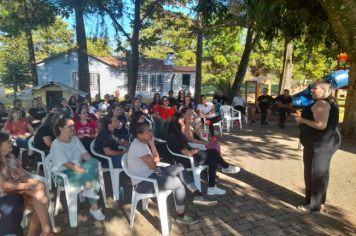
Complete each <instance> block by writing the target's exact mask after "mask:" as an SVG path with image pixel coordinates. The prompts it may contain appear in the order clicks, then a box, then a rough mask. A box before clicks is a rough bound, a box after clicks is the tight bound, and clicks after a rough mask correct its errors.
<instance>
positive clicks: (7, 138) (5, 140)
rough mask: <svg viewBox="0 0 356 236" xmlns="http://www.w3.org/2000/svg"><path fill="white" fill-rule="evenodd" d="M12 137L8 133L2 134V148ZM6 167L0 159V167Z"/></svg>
mask: <svg viewBox="0 0 356 236" xmlns="http://www.w3.org/2000/svg"><path fill="white" fill-rule="evenodd" d="M9 137H10V135H9V134H8V133H0V146H1V145H2V144H3V143H5V142H7V141H8V140H9ZM5 158H9V156H8V155H6V156H5ZM3 165H4V163H2V162H1V158H0V167H2V166H3Z"/></svg>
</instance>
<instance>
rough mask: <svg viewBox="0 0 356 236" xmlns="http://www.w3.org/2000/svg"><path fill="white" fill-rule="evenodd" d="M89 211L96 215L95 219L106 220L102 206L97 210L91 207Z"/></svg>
mask: <svg viewBox="0 0 356 236" xmlns="http://www.w3.org/2000/svg"><path fill="white" fill-rule="evenodd" d="M89 212H90V214H91V215H92V216H93V217H94V219H96V220H105V215H104V214H103V213H102V212H101V208H100V209H98V210H96V211H93V210H92V209H91V208H90V211H89Z"/></svg>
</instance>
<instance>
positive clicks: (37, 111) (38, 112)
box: [28, 98, 46, 128]
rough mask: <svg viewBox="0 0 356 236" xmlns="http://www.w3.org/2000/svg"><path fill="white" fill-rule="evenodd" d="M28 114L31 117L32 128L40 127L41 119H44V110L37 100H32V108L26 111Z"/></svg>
mask: <svg viewBox="0 0 356 236" xmlns="http://www.w3.org/2000/svg"><path fill="white" fill-rule="evenodd" d="M28 113H30V115H31V116H32V118H33V119H32V126H33V127H35V128H37V127H39V126H40V125H41V122H42V119H43V118H44V117H46V110H44V109H43V107H41V105H40V101H39V100H38V99H37V98H34V99H33V100H32V108H30V109H29V110H28Z"/></svg>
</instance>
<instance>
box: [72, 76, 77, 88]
mask: <svg viewBox="0 0 356 236" xmlns="http://www.w3.org/2000/svg"><path fill="white" fill-rule="evenodd" d="M78 83H79V77H78V72H72V87H73V88H75V89H78V86H79V85H78Z"/></svg>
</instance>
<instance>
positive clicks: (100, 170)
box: [98, 164, 108, 208]
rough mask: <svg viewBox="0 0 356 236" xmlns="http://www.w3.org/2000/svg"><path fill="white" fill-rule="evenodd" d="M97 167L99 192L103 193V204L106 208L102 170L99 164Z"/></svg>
mask: <svg viewBox="0 0 356 236" xmlns="http://www.w3.org/2000/svg"><path fill="white" fill-rule="evenodd" d="M98 169H99V184H100V188H101V193H102V195H103V200H104V205H105V207H106V208H108V203H107V202H106V192H105V182H104V176H103V175H102V173H103V171H102V168H101V165H100V164H99V165H98Z"/></svg>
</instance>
